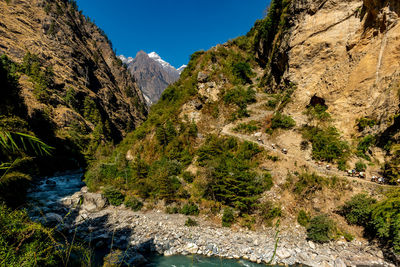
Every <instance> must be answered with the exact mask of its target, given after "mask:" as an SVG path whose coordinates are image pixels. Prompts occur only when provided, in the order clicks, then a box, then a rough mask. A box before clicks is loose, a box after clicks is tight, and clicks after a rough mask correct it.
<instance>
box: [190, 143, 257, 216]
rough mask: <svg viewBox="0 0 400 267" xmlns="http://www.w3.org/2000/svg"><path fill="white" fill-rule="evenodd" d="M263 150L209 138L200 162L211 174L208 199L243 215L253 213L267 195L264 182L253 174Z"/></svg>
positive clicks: (199, 153)
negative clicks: (257, 202)
mask: <svg viewBox="0 0 400 267" xmlns="http://www.w3.org/2000/svg"><path fill="white" fill-rule="evenodd" d="M261 151H262V150H261V149H260V147H259V146H258V145H257V144H255V143H252V142H243V143H241V144H240V145H238V144H237V141H236V139H234V138H219V137H217V136H209V137H208V138H207V140H206V142H205V143H204V144H203V146H201V147H200V148H199V149H198V151H197V154H198V159H197V162H198V164H199V165H200V166H202V167H205V168H206V169H207V170H208V171H209V172H208V173H209V174H208V175H209V179H208V183H207V184H206V185H205V186H203V187H204V189H205V190H204V197H206V198H208V199H212V200H217V201H220V202H221V203H223V204H225V205H229V206H232V207H235V208H237V209H239V210H241V211H242V212H247V211H249V210H250V209H252V208H253V207H254V205H255V203H256V201H257V199H258V197H259V195H260V194H261V193H262V192H263V179H260V178H259V176H258V175H257V173H255V172H254V171H252V166H253V165H252V160H254V158H255V156H256V155H257V154H258V153H260V152H261Z"/></svg>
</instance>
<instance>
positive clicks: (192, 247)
mask: <svg viewBox="0 0 400 267" xmlns="http://www.w3.org/2000/svg"><path fill="white" fill-rule="evenodd" d="M198 249H199V247H198V246H197V245H196V244H195V243H189V244H187V245H186V247H185V250H186V251H187V252H189V253H191V254H195V253H197V250H198Z"/></svg>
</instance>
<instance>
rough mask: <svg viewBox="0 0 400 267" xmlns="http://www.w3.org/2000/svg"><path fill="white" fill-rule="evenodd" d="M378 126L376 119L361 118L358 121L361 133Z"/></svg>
mask: <svg viewBox="0 0 400 267" xmlns="http://www.w3.org/2000/svg"><path fill="white" fill-rule="evenodd" d="M376 124H377V121H376V120H375V119H370V118H361V119H358V120H357V127H358V130H359V131H360V132H362V131H364V129H365V128H367V127H370V128H371V127H374V126H375V125H376Z"/></svg>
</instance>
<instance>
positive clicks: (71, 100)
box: [64, 88, 79, 111]
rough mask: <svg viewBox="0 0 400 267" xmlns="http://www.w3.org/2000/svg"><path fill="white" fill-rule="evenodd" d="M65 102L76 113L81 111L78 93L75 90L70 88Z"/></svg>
mask: <svg viewBox="0 0 400 267" xmlns="http://www.w3.org/2000/svg"><path fill="white" fill-rule="evenodd" d="M64 100H65V102H66V104H67V105H68V106H69V107H70V108H72V109H74V110H76V111H77V110H79V103H78V101H77V99H76V91H75V90H74V89H73V88H69V89H68V90H67V92H66V94H65V97H64Z"/></svg>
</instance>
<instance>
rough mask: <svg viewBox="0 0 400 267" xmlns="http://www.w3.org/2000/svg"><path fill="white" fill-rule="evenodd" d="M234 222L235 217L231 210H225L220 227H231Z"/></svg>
mask: <svg viewBox="0 0 400 267" xmlns="http://www.w3.org/2000/svg"><path fill="white" fill-rule="evenodd" d="M234 221H235V216H234V214H233V210H232V209H231V208H225V209H224V213H223V215H222V226H223V227H231V225H232V223H233V222H234Z"/></svg>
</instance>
